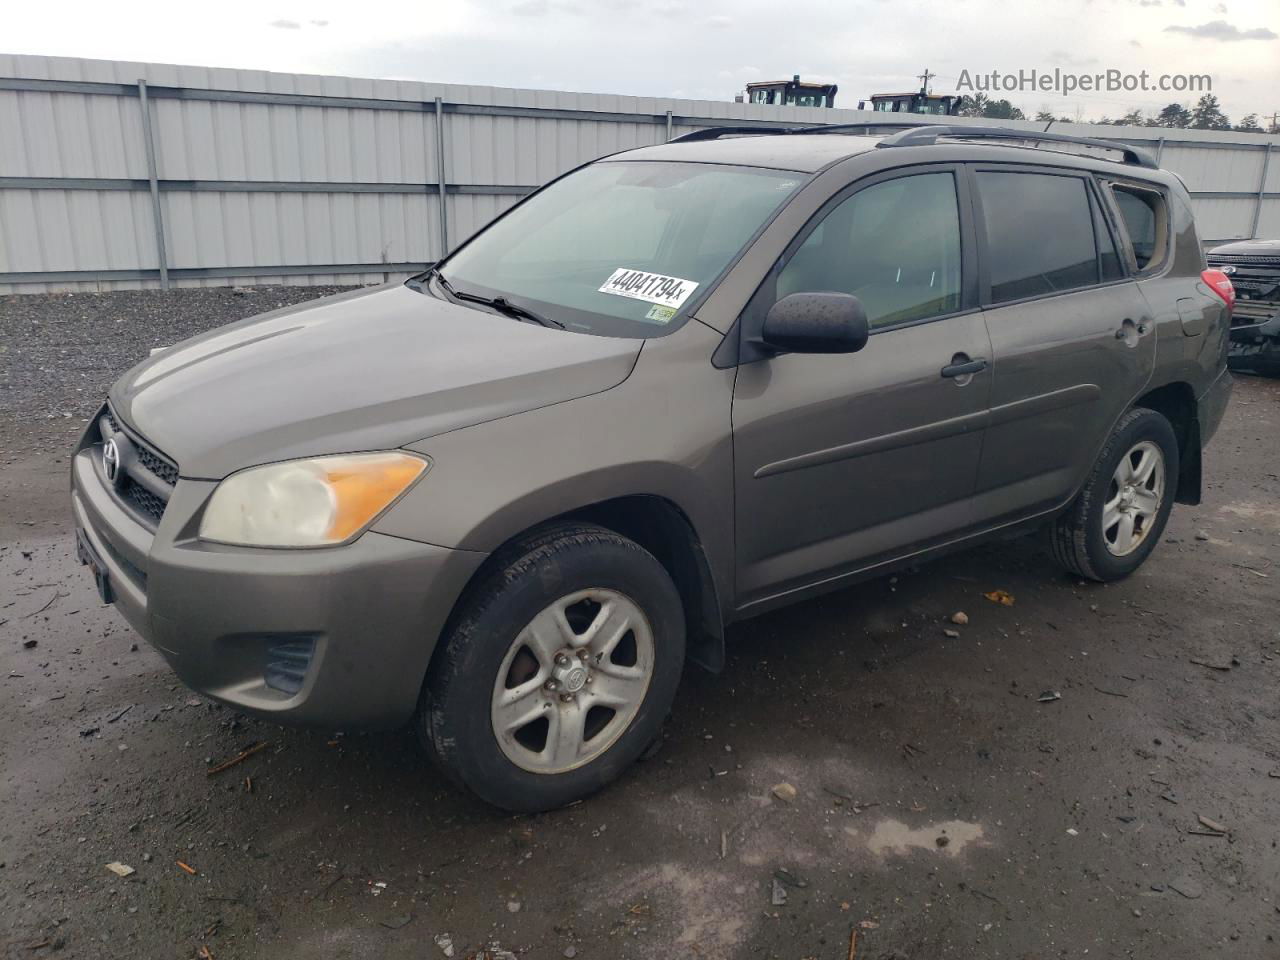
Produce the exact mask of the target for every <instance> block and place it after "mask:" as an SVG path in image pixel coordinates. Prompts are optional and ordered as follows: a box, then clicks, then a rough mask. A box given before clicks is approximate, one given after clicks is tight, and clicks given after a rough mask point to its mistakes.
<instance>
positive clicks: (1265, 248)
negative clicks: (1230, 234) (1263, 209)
mask: <svg viewBox="0 0 1280 960" xmlns="http://www.w3.org/2000/svg"><path fill="white" fill-rule="evenodd" d="M1209 256H1226V257H1231V256H1236V257H1268V256H1269V257H1275V256H1280V240H1236V241H1234V242H1232V243H1223V244H1220V245H1218V246H1216V247H1213V248H1212V249H1210V250H1209Z"/></svg>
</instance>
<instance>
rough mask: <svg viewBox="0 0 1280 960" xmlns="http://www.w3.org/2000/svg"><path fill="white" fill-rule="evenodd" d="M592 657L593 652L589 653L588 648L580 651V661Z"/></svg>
mask: <svg viewBox="0 0 1280 960" xmlns="http://www.w3.org/2000/svg"><path fill="white" fill-rule="evenodd" d="M590 656H591V651H589V650H588V649H587V648H586V647H583V648H582V649H581V650H579V651H578V659H579V660H586V659H588V658H589V657H590Z"/></svg>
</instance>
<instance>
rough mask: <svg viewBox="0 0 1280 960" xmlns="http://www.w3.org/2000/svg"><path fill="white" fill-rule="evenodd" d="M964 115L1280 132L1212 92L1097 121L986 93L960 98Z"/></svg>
mask: <svg viewBox="0 0 1280 960" xmlns="http://www.w3.org/2000/svg"><path fill="white" fill-rule="evenodd" d="M960 116H962V117H988V118H990V119H993V120H1038V121H1041V122H1043V123H1048V122H1049V121H1051V120H1057V121H1058V122H1060V123H1105V124H1112V125H1115V126H1122V127H1175V128H1181V129H1190V130H1236V131H1239V132H1241V133H1280V124H1277V123H1276V122H1275V119H1274V118H1272V120H1271V121H1270V122H1269V123H1268V124H1267V126H1266V127H1265V128H1264V127H1263V126H1262V124H1261V122H1260V121H1259V119H1258V115H1257V114H1256V113H1250V114H1246V115H1245V116H1243V117H1241V118H1240V122H1239V123H1235V124H1233V123H1232V122H1231V119H1230V118H1229V117H1228V116H1227V115H1226V113H1224V112H1223V110H1222V104H1221V103H1219V102H1218V98H1217V97H1215V96H1214V95H1213V94H1212V93H1206V94H1205V95H1204V96H1202V97H1201V98H1200V99H1199V100H1197V101H1196V104H1195V106H1194V107H1191V108H1187V107H1184V106H1183V105H1182V104H1180V103H1171V104H1169V105H1168V106H1167V107H1165V108H1164V109H1163V110H1161V111H1160V112H1159V113H1147V112H1144V111H1142V110H1130V111H1129V112H1128V113H1126V114H1125V115H1124V116H1122V117H1117V118H1115V119H1112V118H1111V117H1106V116H1104V117H1102V118H1100V119H1097V120H1077V119H1076V118H1075V117H1060V116H1055V115H1054V114H1053V113H1052V112H1050V111H1048V110H1040V111H1037V112H1036V114H1035V115H1034V116H1031V117H1028V116H1027V115H1026V114H1025V113H1023V112H1022V111H1021V110H1020V109H1018V108H1017V107H1015V106H1014V105H1013V104H1012V103H1010V102H1009V101H1008V100H993V99H991V98H990V97H988V96H987V95H986V94H985V93H976V94H974V95H973V96H964V97H961V98H960Z"/></svg>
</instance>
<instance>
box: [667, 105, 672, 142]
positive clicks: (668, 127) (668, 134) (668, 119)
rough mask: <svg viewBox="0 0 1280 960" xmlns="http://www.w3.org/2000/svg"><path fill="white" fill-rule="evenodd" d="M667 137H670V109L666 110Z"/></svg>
mask: <svg viewBox="0 0 1280 960" xmlns="http://www.w3.org/2000/svg"><path fill="white" fill-rule="evenodd" d="M667 139H668V140H670V139H671V111H670V110H668V111H667Z"/></svg>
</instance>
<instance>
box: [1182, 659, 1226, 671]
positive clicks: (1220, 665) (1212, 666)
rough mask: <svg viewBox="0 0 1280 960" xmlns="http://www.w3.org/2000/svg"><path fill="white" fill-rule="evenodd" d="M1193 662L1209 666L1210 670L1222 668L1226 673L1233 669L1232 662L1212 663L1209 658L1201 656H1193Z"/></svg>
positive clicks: (1201, 665)
mask: <svg viewBox="0 0 1280 960" xmlns="http://www.w3.org/2000/svg"><path fill="white" fill-rule="evenodd" d="M1191 662H1192V663H1194V664H1195V665H1196V666H1198V667H1208V668H1209V669H1210V670H1221V671H1223V672H1224V673H1225V672H1226V671H1228V670H1230V669H1231V664H1229V663H1221V662H1219V663H1212V662H1210V661H1208V660H1201V659H1200V658H1199V657H1192V658H1191Z"/></svg>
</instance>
